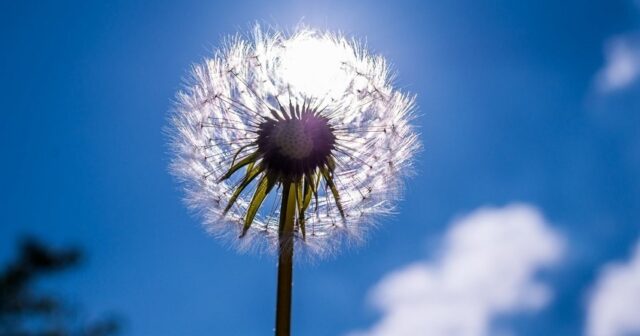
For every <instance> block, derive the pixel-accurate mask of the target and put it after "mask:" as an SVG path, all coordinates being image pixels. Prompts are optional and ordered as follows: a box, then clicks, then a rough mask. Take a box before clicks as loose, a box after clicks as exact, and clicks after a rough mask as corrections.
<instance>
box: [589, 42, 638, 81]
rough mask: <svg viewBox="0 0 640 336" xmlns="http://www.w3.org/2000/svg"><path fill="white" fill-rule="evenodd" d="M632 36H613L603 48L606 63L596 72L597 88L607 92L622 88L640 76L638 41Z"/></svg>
mask: <svg viewBox="0 0 640 336" xmlns="http://www.w3.org/2000/svg"><path fill="white" fill-rule="evenodd" d="M637 42H638V41H635V40H634V39H632V38H628V37H619V38H614V39H612V40H611V41H609V42H608V43H607V46H606V48H605V58H606V64H605V66H604V68H603V69H602V70H601V71H600V73H599V74H598V88H599V89H600V91H601V92H604V93H608V92H612V91H616V90H620V89H624V88H626V87H628V86H629V85H631V84H633V83H634V82H635V81H636V80H637V79H638V78H639V77H640V43H637Z"/></svg>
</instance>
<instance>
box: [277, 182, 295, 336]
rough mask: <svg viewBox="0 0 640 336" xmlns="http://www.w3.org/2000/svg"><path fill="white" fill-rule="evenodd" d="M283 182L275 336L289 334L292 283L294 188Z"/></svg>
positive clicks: (291, 184)
mask: <svg viewBox="0 0 640 336" xmlns="http://www.w3.org/2000/svg"><path fill="white" fill-rule="evenodd" d="M293 186H294V184H293V183H288V182H285V183H283V187H282V205H281V208H280V227H279V235H278V241H279V242H278V243H279V245H278V247H279V251H278V252H279V253H278V254H279V257H278V297H277V303H276V336H289V335H290V334H291V287H292V285H293V224H294V220H295V210H296V188H295V187H293Z"/></svg>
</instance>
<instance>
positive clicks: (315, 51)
mask: <svg viewBox="0 0 640 336" xmlns="http://www.w3.org/2000/svg"><path fill="white" fill-rule="evenodd" d="M192 77H193V78H192V79H191V80H190V81H189V83H188V86H187V88H186V89H185V90H184V91H182V92H180V93H179V94H178V103H177V105H176V111H175V113H174V114H173V116H172V132H171V134H172V139H171V145H172V148H173V150H174V153H175V156H174V158H173V161H172V164H171V169H172V172H173V173H174V175H175V176H177V177H178V178H179V179H180V180H181V181H182V182H183V185H184V187H185V189H186V191H187V197H186V199H187V202H188V204H189V205H190V207H192V208H193V209H194V210H196V211H198V212H200V213H201V214H202V216H203V218H204V222H205V223H206V227H207V228H208V229H209V230H210V231H211V232H212V233H214V234H216V235H219V236H225V237H228V238H231V240H232V241H233V242H235V243H237V245H238V246H239V247H240V249H258V250H269V251H278V254H279V258H280V265H279V267H280V268H279V269H280V270H281V271H282V269H283V268H288V272H289V273H288V274H286V272H287V270H284V271H282V272H284V274H283V273H279V288H278V292H279V294H278V298H279V303H278V304H279V305H280V299H281V295H284V296H286V295H287V291H288V295H289V297H288V299H287V298H284V299H283V300H289V301H290V282H291V281H290V279H291V273H290V270H291V266H290V264H291V257H292V255H293V249H294V247H295V249H296V250H298V249H299V250H301V251H305V252H306V253H307V254H309V255H324V254H327V253H331V252H333V251H336V250H337V249H338V248H339V247H340V245H342V244H343V243H345V242H350V241H358V240H361V239H362V237H363V235H364V233H365V232H366V230H367V229H368V228H370V227H372V226H373V223H374V221H375V220H376V218H378V217H379V216H380V215H386V214H389V213H390V212H391V211H392V210H393V207H394V204H395V203H396V201H397V199H398V197H399V196H400V189H401V187H402V179H403V177H404V176H406V175H407V174H408V173H409V172H410V171H411V168H412V158H413V155H414V153H415V152H416V150H417V149H418V148H419V142H418V140H417V136H416V133H415V132H414V130H413V128H412V126H411V124H410V122H411V120H412V111H413V109H414V97H413V96H410V95H407V94H405V93H402V92H400V91H398V90H396V89H394V87H393V85H392V76H391V74H390V72H389V68H388V66H387V63H386V61H385V60H384V58H382V57H380V56H374V55H371V54H369V53H368V52H367V51H366V50H365V49H364V48H363V47H362V45H360V44H359V43H357V42H356V41H352V40H348V39H346V38H345V37H343V36H342V35H337V34H332V33H328V32H319V31H315V30H312V29H308V28H300V29H298V30H297V31H295V32H294V33H292V34H284V33H281V32H277V31H268V32H265V31H262V30H261V29H260V28H256V29H255V30H254V31H253V34H252V36H250V37H249V38H241V37H235V38H232V39H230V41H229V42H228V43H227V46H226V48H223V49H221V50H219V51H218V52H216V54H215V56H214V57H213V58H210V59H206V60H205V61H204V62H203V63H202V64H199V65H196V66H194V67H193V70H192ZM277 204H280V207H278V206H277ZM283 255H288V259H287V258H284V259H283ZM283 263H284V264H288V265H289V266H287V267H283ZM279 272H280V271H279ZM281 276H284V277H287V276H288V279H287V280H286V281H288V282H289V284H288V285H287V284H286V283H285V284H283V288H280V285H281V282H280V280H281ZM286 281H285V282H286ZM286 287H288V288H286ZM281 290H282V292H281ZM279 307H280V306H279ZM287 328H288V327H287ZM287 330H288V329H287ZM287 333H288V331H287ZM283 334H286V333H283Z"/></svg>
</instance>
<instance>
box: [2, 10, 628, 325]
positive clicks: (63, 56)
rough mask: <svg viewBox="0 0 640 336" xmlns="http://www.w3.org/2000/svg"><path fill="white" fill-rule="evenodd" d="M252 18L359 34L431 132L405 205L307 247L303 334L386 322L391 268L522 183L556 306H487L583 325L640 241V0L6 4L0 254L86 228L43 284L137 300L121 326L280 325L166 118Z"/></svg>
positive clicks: (297, 320)
mask: <svg viewBox="0 0 640 336" xmlns="http://www.w3.org/2000/svg"><path fill="white" fill-rule="evenodd" d="M256 21H259V22H263V23H266V24H274V25H278V26H280V27H285V28H291V27H295V26H296V24H298V23H299V22H304V23H306V24H308V25H310V26H312V27H317V28H321V29H325V28H326V29H331V30H340V31H342V32H344V33H346V34H349V35H353V36H356V37H359V38H363V39H364V38H366V40H367V43H368V46H369V47H370V48H371V49H373V50H374V51H375V52H377V53H380V54H382V55H384V56H385V57H387V58H388V59H389V60H390V61H391V63H392V64H393V65H394V68H395V69H396V70H397V72H398V74H399V76H398V81H397V84H398V86H399V87H401V88H403V89H405V90H409V91H412V92H414V93H416V94H417V95H418V106H419V114H420V117H419V118H418V119H417V124H418V126H419V130H420V133H421V141H422V143H423V145H424V150H423V151H422V153H421V154H420V155H419V157H418V164H417V171H418V174H417V175H416V177H414V178H412V180H411V181H410V182H411V183H410V184H409V185H408V188H407V190H406V193H405V199H404V200H403V201H402V202H401V204H400V212H399V214H398V215H397V216H395V217H393V218H389V219H385V221H384V223H383V225H382V227H381V228H380V229H379V230H377V232H375V233H374V234H373V235H372V236H371V237H370V239H369V241H368V242H367V243H366V244H365V245H363V246H360V247H359V248H357V249H352V250H349V251H345V252H344V253H342V254H340V255H339V256H337V257H335V258H330V259H329V260H323V261H318V262H315V263H312V264H301V265H298V266H297V269H296V270H295V278H296V281H295V287H294V291H295V292H294V313H293V316H294V321H293V330H294V332H295V333H296V334H301V335H338V334H346V333H349V332H351V331H353V330H367V329H369V328H371V327H372V326H374V325H376V324H377V323H378V322H379V321H381V319H383V318H384V312H381V311H379V310H376V308H375V304H373V305H372V304H371V302H370V301H371V295H372V294H371V293H372V291H373V292H375V290H374V289H373V288H377V287H376V286H377V284H379V283H380V281H381V279H385V278H386V276H387V275H388V274H390V272H394V271H396V270H402V269H404V268H403V267H405V266H406V265H409V264H411V263H414V262H417V261H422V262H424V263H427V264H430V263H434V262H437V260H439V259H438V258H439V256H442V255H447V250H446V243H443V242H446V241H447V238H446V237H447V235H448V233H447V232H450V231H449V230H451V227H452V223H454V224H453V225H454V226H455V222H454V220H455V219H456V218H458V219H459V218H467V219H468V218H475V217H473V215H469V214H474V213H476V212H474V211H475V210H476V209H478V208H483V207H487V206H489V207H494V208H493V209H494V211H498V212H499V211H500V209H502V210H504V209H508V208H504V207H505V206H507V205H508V204H512V203H514V202H517V203H524V204H529V206H531V207H533V209H534V210H531V211H532V213H534V215H535V214H539V215H540V216H543V217H544V220H542V222H543V227H544V228H543V229H540V230H542V231H543V233H541V234H540V236H541V237H547V235H545V233H544V232H547V230H550V231H549V232H553V234H551V235H552V236H553V237H556V236H557V237H561V238H558V239H560V240H561V241H562V243H558V244H561V245H562V246H563V249H562V250H563V252H557V254H558V256H560V255H561V258H560V259H561V260H560V261H556V262H555V266H553V267H551V266H550V267H548V269H547V268H545V270H544V271H542V272H541V274H538V272H534V273H536V274H535V277H536V279H538V280H536V281H544V284H545V287H546V288H547V289H549V291H550V292H553V294H549V295H550V298H549V300H548V302H547V303H546V304H540V305H539V307H537V308H536V309H533V308H532V309H528V310H526V309H525V310H526V311H524V312H516V311H515V310H517V309H515V308H514V312H511V311H502V312H499V313H496V314H495V316H494V315H491V316H490V321H491V323H492V324H499V325H500V329H501V330H502V329H504V330H509V331H510V332H511V333H513V334H514V335H580V334H583V333H584V332H585V330H586V327H585V326H586V325H588V323H589V321H588V320H589V316H590V315H589V314H588V309H589V308H588V307H589V304H590V303H589V302H591V301H590V297H591V295H592V294H590V293H592V292H593V289H594V288H599V287H597V285H596V284H598V283H600V282H599V281H600V280H602V279H603V276H604V277H605V278H606V274H607V273H606V271H603V270H604V269H606V268H603V267H605V265H608V264H609V263H611V262H619V263H625V262H627V260H628V259H629V258H631V256H632V251H633V250H634V246H635V245H636V243H637V241H638V239H639V238H640V230H639V225H640V173H639V171H640V113H638V111H640V84H638V83H639V82H640V80H636V79H637V78H636V77H638V76H639V75H640V74H639V72H640V70H638V69H640V61H639V59H640V43H639V42H638V41H639V34H640V7H638V4H637V3H634V2H633V1H616V0H602V1H595V0H592V1H551V0H545V1H506V0H499V1H473V0H467V1H446V2H444V1H438V2H436V1H415V2H410V1H394V2H382V1H381V2H374V1H349V2H347V1H327V2H322V3H321V2H316V1H308V2H305V1H280V2H277V1H270V2H258V1H253V2H251V1H233V2H215V1H181V2H176V1H154V2H152V3H151V2H136V1H109V2H98V1H94V2H89V1H76V2H74V1H64V2H60V1H49V2H46V1H42V2H39V3H37V4H36V3H30V2H8V1H7V2H3V3H1V4H0V42H1V45H2V52H0V78H2V80H1V81H0V94H1V96H2V109H1V110H2V122H0V140H1V142H0V143H1V144H2V145H3V149H4V153H5V154H4V158H5V159H3V161H2V164H1V165H0V172H1V173H2V176H3V182H2V193H0V210H1V211H0V214H1V215H0V216H1V217H0V223H1V226H0V237H1V240H0V242H1V244H0V259H2V260H6V259H8V258H9V257H10V256H11V254H12V253H13V246H14V241H15V239H16V238H17V237H20V236H21V235H22V234H24V233H33V234H36V235H38V236H39V237H42V238H43V239H45V240H47V241H51V242H54V243H56V244H66V243H79V244H82V245H83V246H85V247H86V248H87V250H88V252H89V261H88V263H87V264H86V266H85V267H84V268H83V269H82V270H81V271H79V272H77V273H76V274H73V275H65V276H64V277H61V278H57V279H56V280H55V281H54V282H53V283H52V284H50V285H51V286H52V287H54V288H56V290H58V291H60V292H62V293H65V295H67V296H68V297H70V298H72V300H74V301H77V302H78V303H81V304H82V305H83V306H86V307H88V308H89V309H90V311H91V312H93V313H101V312H107V311H116V312H119V313H121V314H122V315H124V316H126V318H127V321H128V323H127V329H126V334H128V335H158V336H161V335H194V336H195V335H213V334H225V335H229V334H231V335H233V334H238V335H263V334H267V333H268V331H270V330H271V328H272V325H273V313H274V312H273V310H274V308H273V307H274V300H275V297H274V295H275V294H274V293H275V292H274V290H275V261H274V259H273V258H272V257H270V256H256V255H239V254H237V253H236V252H235V251H233V250H232V249H230V248H228V247H226V246H223V245H222V244H220V243H219V242H218V241H216V240H215V239H213V238H212V237H209V236H207V235H206V234H205V233H204V230H202V228H201V226H200V224H199V221H198V219H197V218H194V217H193V216H191V215H190V214H189V213H188V211H187V210H186V209H185V207H184V206H183V203H182V202H181V197H182V194H181V192H180V190H179V188H178V186H177V185H176V183H174V181H173V179H172V178H171V176H170V175H169V174H168V169H167V165H168V162H169V159H170V157H169V155H168V149H167V146H166V137H165V136H164V134H163V132H162V129H163V127H165V126H166V120H167V116H168V111H169V109H170V108H171V105H172V99H173V97H174V95H175V92H176V91H177V90H179V89H180V88H181V84H182V79H183V78H184V77H186V75H187V71H188V69H189V67H190V65H191V64H192V63H193V62H197V61H199V60H201V59H202V58H203V57H206V56H208V55H210V53H211V51H212V50H214V49H215V47H216V46H217V45H218V44H219V42H220V41H221V39H222V38H223V37H224V36H226V35H229V34H233V33H235V32H237V31H246V30H247V29H248V28H249V27H250V25H251V24H252V23H253V22H256ZM621 60H622V61H621ZM617 61H620V62H622V63H619V64H618V63H616V62H617ZM616 64H617V65H616ZM620 64H622V65H620ZM616 69H618V70H616ZM634 69H635V70H634ZM461 216H467V217H461ZM469 216H472V217H469ZM534 217H535V216H534ZM541 225H542V224H541ZM518 232H520V231H518ZM536 232H538V231H536ZM543 239H546V238H543ZM552 240H553V239H552ZM501 243H502V242H501V241H499V240H496V241H495V244H501ZM443 246H445V247H443ZM639 258H640V257H639ZM527 260H529V259H527ZM536 260H537V259H536ZM543 264H544V263H543ZM625 265H627V264H625ZM628 265H633V263H632V262H629V263H628ZM536 267H537V266H536ZM536 269H537V268H534V270H536ZM603 272H604V273H603ZM532 276H534V275H532ZM639 276H640V275H639ZM632 279H633V278H632ZM602 281H604V280H602ZM605 282H606V281H605ZM638 282H640V280H639V281H638ZM605 287H606V286H605ZM638 292H640V290H638ZM636 294H637V292H636ZM614 301H615V300H614ZM638 301H640V300H638ZM639 309H640V308H639ZM612 335H613V334H612Z"/></svg>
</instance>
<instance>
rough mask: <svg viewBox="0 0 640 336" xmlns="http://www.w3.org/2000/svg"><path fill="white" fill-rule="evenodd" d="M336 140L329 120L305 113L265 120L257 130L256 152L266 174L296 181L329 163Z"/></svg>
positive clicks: (309, 112) (312, 113)
mask: <svg viewBox="0 0 640 336" xmlns="http://www.w3.org/2000/svg"><path fill="white" fill-rule="evenodd" d="M335 140H336V138H335V136H334V134H333V129H332V127H331V126H330V125H329V120H328V119H327V118H325V117H322V116H319V115H317V114H315V113H314V112H312V111H310V110H306V111H302V112H301V113H299V114H295V113H292V115H291V116H286V118H284V119H282V118H279V119H271V118H269V119H267V120H266V121H264V122H263V123H262V124H261V125H260V129H259V131H258V151H259V152H260V153H261V154H262V160H263V161H262V162H263V163H264V165H265V167H266V169H267V171H269V172H272V173H275V174H276V175H278V176H279V177H280V178H282V179H288V180H297V179H299V178H300V177H302V176H303V175H310V174H313V172H315V170H316V168H318V167H320V166H323V165H325V164H326V163H327V162H328V159H329V158H330V156H331V151H332V150H333V149H334V145H335Z"/></svg>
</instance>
